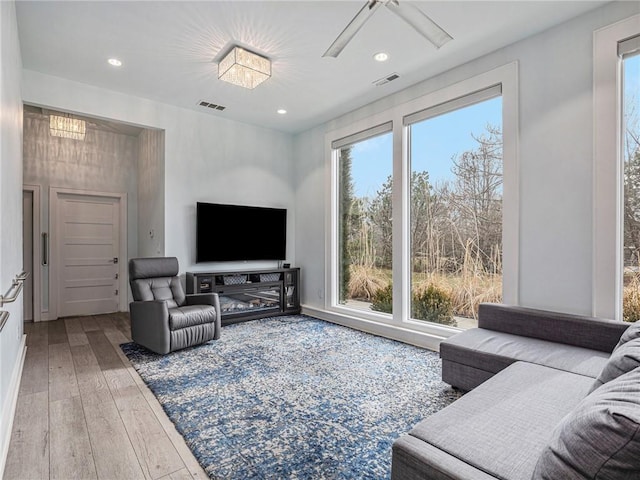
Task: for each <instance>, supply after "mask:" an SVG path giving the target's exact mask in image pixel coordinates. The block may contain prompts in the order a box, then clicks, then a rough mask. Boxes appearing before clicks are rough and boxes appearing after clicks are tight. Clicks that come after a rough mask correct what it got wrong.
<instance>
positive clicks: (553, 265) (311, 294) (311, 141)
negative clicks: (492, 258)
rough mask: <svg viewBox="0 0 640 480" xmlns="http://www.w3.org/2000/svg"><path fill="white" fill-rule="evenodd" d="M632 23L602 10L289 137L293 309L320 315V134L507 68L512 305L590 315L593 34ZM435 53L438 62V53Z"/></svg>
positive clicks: (626, 5) (629, 5) (625, 12)
mask: <svg viewBox="0 0 640 480" xmlns="http://www.w3.org/2000/svg"><path fill="white" fill-rule="evenodd" d="M637 13H640V3H639V2H612V3H610V4H607V5H605V6H604V7H602V8H599V9H596V10H594V11H592V12H589V13H587V14H585V15H582V16H580V17H577V18H575V19H573V20H570V21H568V22H566V23H563V24H561V25H558V26H556V27H554V28H552V29H549V30H547V31H544V32H541V33H539V34H538V35H535V36H532V37H529V38H527V39H525V40H522V41H520V42H518V43H515V44H512V45H510V46H507V47H505V48H502V49H500V50H497V51H495V52H493V53H491V54H489V55H486V56H484V57H481V58H479V59H477V60H474V61H472V62H469V63H467V64H465V65H462V66H460V67H458V68H455V69H452V70H450V71H448V72H446V73H444V74H442V75H438V76H436V77H433V78H430V79H428V80H425V81H423V82H421V83H418V84H416V85H414V86H412V87H410V88H408V89H406V90H403V91H401V92H399V93H397V94H394V95H390V96H388V97H386V98H384V99H382V100H380V101H378V102H375V103H372V104H369V105H366V106H364V107H362V108H360V109H357V110H355V111H353V112H351V113H349V114H347V115H344V116H342V117H340V118H337V119H335V120H333V121H331V122H328V123H326V124H324V125H321V126H319V127H316V128H314V129H311V130H309V131H307V132H303V133H301V134H298V135H297V136H296V137H295V141H294V152H295V153H294V164H295V166H296V170H295V171H296V178H295V181H294V183H295V186H296V218H297V219H298V221H297V222H298V223H297V229H296V252H297V259H298V262H297V266H299V267H301V268H302V270H301V273H302V285H303V288H302V294H303V297H302V302H303V304H305V305H309V306H312V307H315V308H320V309H322V308H324V278H325V240H326V235H325V220H324V219H325V206H326V202H327V193H328V192H329V185H328V184H327V181H326V178H325V177H326V175H325V138H324V137H325V134H326V133H327V132H329V131H332V130H334V129H338V128H344V127H347V126H349V125H350V124H352V123H353V122H355V121H357V120H361V119H364V118H367V117H370V116H372V115H375V114H376V113H380V112H383V111H385V110H387V109H389V108H391V107H393V106H395V105H400V104H402V103H405V102H407V101H409V100H413V99H415V98H418V97H420V96H423V95H426V94H428V93H430V92H434V91H437V90H439V89H441V88H443V87H446V86H449V85H452V84H454V83H456V82H459V81H462V80H465V79H467V78H470V77H473V76H475V75H478V74H481V73H483V72H486V71H489V70H491V69H493V68H496V67H499V66H502V65H506V64H508V63H511V62H514V61H517V62H518V65H519V122H520V125H519V127H520V131H519V148H518V167H519V178H518V190H519V196H520V207H519V217H520V230H519V245H518V249H519V252H520V257H519V265H518V266H517V267H518V269H519V286H520V290H519V298H520V304H521V305H522V306H529V307H538V308H544V309H548V310H558V311H564V312H570V313H576V314H590V313H591V307H592V288H593V285H592V283H593V282H592V276H593V273H592V256H593V245H592V243H593V242H592V236H593V232H592V229H593V203H592V202H593V180H594V179H593V115H594V112H593V32H594V31H595V30H597V29H599V28H602V27H604V26H607V25H610V24H612V23H614V22H617V21H619V20H621V19H624V18H627V17H629V16H631V15H634V14H637ZM440 52H441V54H445V52H446V48H443V49H442V50H441V51H440ZM440 52H439V54H440ZM430 54H432V53H430ZM505 268H509V266H508V265H505Z"/></svg>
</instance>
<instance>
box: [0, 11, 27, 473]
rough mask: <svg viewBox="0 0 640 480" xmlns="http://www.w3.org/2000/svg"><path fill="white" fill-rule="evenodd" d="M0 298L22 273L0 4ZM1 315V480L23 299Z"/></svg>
mask: <svg viewBox="0 0 640 480" xmlns="http://www.w3.org/2000/svg"><path fill="white" fill-rule="evenodd" d="M0 65H2V69H1V70H0V72H1V73H0V75H1V77H0V229H1V230H2V235H0V294H2V295H4V294H5V292H6V291H7V289H8V288H9V287H10V286H11V281H12V280H13V279H14V278H15V276H16V275H17V274H19V273H20V272H21V271H22V99H21V93H20V89H21V76H22V60H21V58H20V42H19V40H18V31H17V23H16V11H15V4H14V3H13V2H7V1H2V2H0ZM2 310H5V311H8V312H9V314H10V317H9V320H8V321H7V324H6V325H5V326H4V329H3V330H2V332H0V476H1V474H2V471H3V469H4V462H5V459H6V453H7V449H8V448H9V436H10V434H11V430H10V429H11V423H12V418H13V408H12V407H13V401H14V399H15V398H16V397H17V394H18V384H19V373H20V368H21V365H22V358H23V353H24V348H23V347H24V344H23V343H22V340H23V323H22V321H23V311H22V295H21V296H20V297H19V298H18V300H17V301H16V302H15V303H9V304H7V305H5V306H4V307H2Z"/></svg>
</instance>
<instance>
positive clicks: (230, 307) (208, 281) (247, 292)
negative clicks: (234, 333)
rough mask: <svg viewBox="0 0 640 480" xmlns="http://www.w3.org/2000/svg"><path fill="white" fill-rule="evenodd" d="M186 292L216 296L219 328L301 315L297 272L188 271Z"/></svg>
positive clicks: (277, 269)
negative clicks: (219, 321) (258, 320)
mask: <svg viewBox="0 0 640 480" xmlns="http://www.w3.org/2000/svg"><path fill="white" fill-rule="evenodd" d="M186 277H187V293H217V294H218V296H219V297H220V310H221V319H222V325H229V324H231V323H237V322H244V321H246V320H253V319H256V318H264V317H273V316H277V315H292V314H296V313H300V290H299V284H300V269H299V268H274V269H269V270H239V271H238V270H235V271H230V272H187V275H186Z"/></svg>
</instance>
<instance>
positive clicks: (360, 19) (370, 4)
mask: <svg viewBox="0 0 640 480" xmlns="http://www.w3.org/2000/svg"><path fill="white" fill-rule="evenodd" d="M380 5H381V3H380V1H379V0H370V1H367V3H365V5H364V7H362V8H361V9H360V11H359V12H358V13H357V14H356V16H355V17H353V20H351V22H349V25H347V26H346V27H345V29H344V30H343V31H342V33H340V35H338V38H336V39H335V40H334V41H333V43H332V44H331V46H330V47H329V48H328V49H327V51H326V52H324V54H323V55H322V56H323V57H334V58H335V57H337V56H338V55H340V52H341V51H342V50H343V49H344V47H346V46H347V44H348V43H349V42H350V41H351V39H352V38H353V37H354V36H355V34H356V33H358V30H360V29H361V28H362V26H363V25H364V23H365V22H366V21H367V20H368V19H369V17H370V16H371V15H372V14H373V12H375V11H376V9H377V8H378V7H379V6H380Z"/></svg>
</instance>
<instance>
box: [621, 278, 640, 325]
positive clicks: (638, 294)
mask: <svg viewBox="0 0 640 480" xmlns="http://www.w3.org/2000/svg"><path fill="white" fill-rule="evenodd" d="M625 276H626V275H625ZM630 277H631V278H625V282H624V283H625V285H624V289H623V291H622V318H623V320H624V321H625V322H636V321H638V320H640V277H639V276H638V274H633V275H631V276H630Z"/></svg>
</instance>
